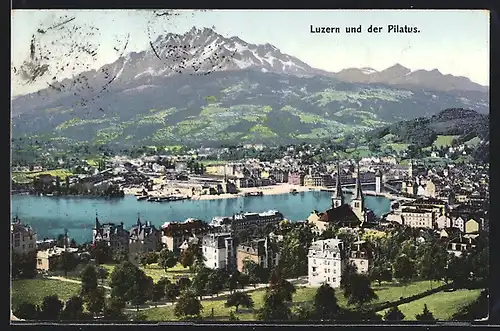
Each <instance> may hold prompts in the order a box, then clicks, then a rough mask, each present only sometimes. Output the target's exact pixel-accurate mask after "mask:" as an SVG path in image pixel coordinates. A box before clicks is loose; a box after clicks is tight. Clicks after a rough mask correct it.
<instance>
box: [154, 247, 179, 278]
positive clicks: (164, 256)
mask: <svg viewBox="0 0 500 331" xmlns="http://www.w3.org/2000/svg"><path fill="white" fill-rule="evenodd" d="M176 264H177V258H176V257H175V254H174V252H172V251H169V250H168V249H167V248H164V249H162V250H161V251H160V255H159V256H158V265H159V266H160V267H162V268H163V269H165V272H167V269H168V268H172V267H174V266H175V265H176Z"/></svg>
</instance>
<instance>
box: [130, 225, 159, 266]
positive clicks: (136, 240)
mask: <svg viewBox="0 0 500 331" xmlns="http://www.w3.org/2000/svg"><path fill="white" fill-rule="evenodd" d="M160 247H161V232H160V231H159V230H158V229H156V228H155V226H154V225H152V224H151V223H150V222H149V221H147V222H146V223H145V224H143V223H142V222H141V219H140V218H139V217H138V218H137V223H136V225H135V226H134V227H132V228H131V229H130V230H129V244H128V249H129V260H130V262H132V263H139V262H140V256H141V254H143V253H147V252H156V251H157V250H158V249H160Z"/></svg>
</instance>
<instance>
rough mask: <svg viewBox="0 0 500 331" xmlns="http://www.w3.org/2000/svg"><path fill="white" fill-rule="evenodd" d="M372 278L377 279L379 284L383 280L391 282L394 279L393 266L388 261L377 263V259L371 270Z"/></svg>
mask: <svg viewBox="0 0 500 331" xmlns="http://www.w3.org/2000/svg"><path fill="white" fill-rule="evenodd" d="M369 275H370V280H372V281H373V280H374V281H377V282H378V284H379V285H381V284H382V282H390V281H391V280H392V268H391V267H390V265H389V264H388V263H384V264H377V263H376V262H375V261H374V263H373V266H372V267H371V268H370V271H369Z"/></svg>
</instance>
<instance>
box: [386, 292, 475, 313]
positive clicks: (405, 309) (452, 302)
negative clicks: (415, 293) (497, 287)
mask: <svg viewBox="0 0 500 331" xmlns="http://www.w3.org/2000/svg"><path fill="white" fill-rule="evenodd" d="M480 293H481V290H457V291H454V292H439V293H435V294H432V295H429V296H427V297H425V298H422V299H419V300H415V301H412V302H410V303H406V304H404V305H401V306H399V309H400V310H401V312H402V313H403V314H404V315H405V320H410V321H411V320H415V315H417V314H420V313H422V310H423V309H424V304H427V308H428V309H429V310H430V311H431V312H432V313H433V314H434V317H435V318H436V319H438V320H441V321H449V320H451V318H452V317H453V315H454V314H455V313H457V312H458V311H460V310H461V309H462V308H464V307H466V306H467V305H469V304H470V303H472V302H473V301H475V300H476V299H477V298H478V297H479V294H480ZM378 313H379V314H380V315H383V314H384V313H385V310H383V311H380V312H378Z"/></svg>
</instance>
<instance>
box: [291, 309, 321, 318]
mask: <svg viewBox="0 0 500 331" xmlns="http://www.w3.org/2000/svg"><path fill="white" fill-rule="evenodd" d="M315 317H316V316H315V312H314V311H313V310H312V309H311V308H310V307H308V306H298V307H296V308H295V310H294V311H293V312H292V318H293V319H294V320H297V321H310V320H313V319H315Z"/></svg>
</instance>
